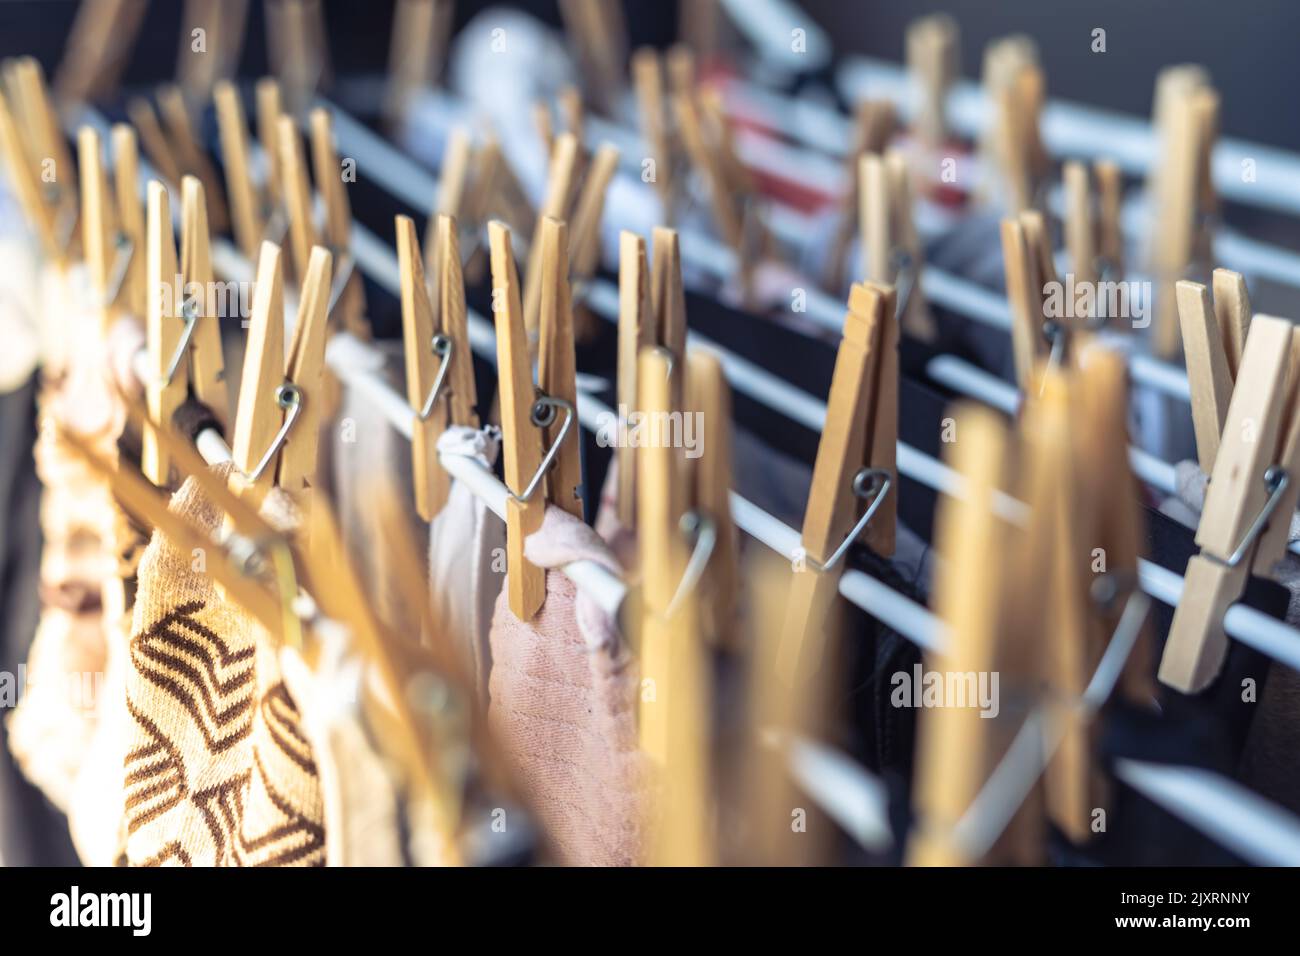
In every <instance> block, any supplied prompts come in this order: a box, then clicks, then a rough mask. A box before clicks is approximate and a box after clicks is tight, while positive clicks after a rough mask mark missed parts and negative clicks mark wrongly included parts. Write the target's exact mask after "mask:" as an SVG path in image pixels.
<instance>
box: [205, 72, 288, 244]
mask: <svg viewBox="0 0 1300 956" xmlns="http://www.w3.org/2000/svg"><path fill="white" fill-rule="evenodd" d="M213 98H214V100H215V102H216V109H217V126H218V131H219V134H220V137H221V154H222V159H223V165H224V167H225V171H226V192H227V193H228V194H229V195H230V212H231V216H232V218H233V220H234V231H235V240H236V242H238V244H239V248H240V251H242V252H243V253H244V255H245V256H247V257H248V259H249V260H250V261H251V260H252V259H253V258H254V257H255V256H256V255H257V249H258V245H259V244H260V243H261V241H262V237H263V232H264V230H265V229H266V221H265V219H264V217H263V212H264V206H263V202H262V199H261V197H260V195H259V193H258V188H257V186H256V184H254V182H253V178H252V170H251V160H250V153H249V147H248V124H247V122H246V121H245V119H244V106H243V103H242V102H241V101H240V97H239V91H238V90H236V88H235V86H234V84H233V83H231V82H230V81H229V80H222V81H220V82H219V83H217V85H216V89H215V91H214V94H213ZM267 161H268V163H271V165H274V163H273V162H272V158H271V156H269V155H268V156H267Z"/></svg>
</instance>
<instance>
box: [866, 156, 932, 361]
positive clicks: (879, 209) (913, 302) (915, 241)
mask: <svg viewBox="0 0 1300 956" xmlns="http://www.w3.org/2000/svg"><path fill="white" fill-rule="evenodd" d="M858 175H859V186H858V195H859V197H860V200H861V207H860V213H859V214H860V217H861V222H862V249H863V254H864V256H865V257H866V274H867V278H868V279H869V280H871V281H872V282H878V283H882V284H885V285H892V286H896V287H897V288H898V289H900V290H901V298H902V300H903V301H902V306H901V315H902V322H903V326H904V328H906V329H907V330H908V331H909V332H910V333H911V334H912V335H913V336H915V337H917V338H920V339H921V340H922V341H927V342H929V341H933V340H934V337H935V335H936V334H937V330H936V328H935V325H934V318H933V317H932V316H931V315H930V310H929V307H928V306H927V305H926V302H925V296H923V295H919V294H915V295H914V294H913V293H914V292H917V291H918V290H919V288H920V284H921V272H922V266H923V264H924V252H923V250H922V248H921V242H920V238H919V236H918V235H917V232H916V228H915V227H914V226H913V224H912V200H911V195H910V187H909V185H908V171H907V165H906V162H905V160H904V158H903V155H902V154H901V153H898V152H891V153H888V154H886V155H884V156H881V155H877V154H874V153H867V154H866V155H864V156H863V157H862V160H861V162H860V164H859V167H858Z"/></svg>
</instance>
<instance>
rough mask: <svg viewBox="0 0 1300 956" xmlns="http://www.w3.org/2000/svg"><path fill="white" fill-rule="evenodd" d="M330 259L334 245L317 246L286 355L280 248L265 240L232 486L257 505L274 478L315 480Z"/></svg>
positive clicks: (285, 483) (293, 484) (295, 488)
mask: <svg viewBox="0 0 1300 956" xmlns="http://www.w3.org/2000/svg"><path fill="white" fill-rule="evenodd" d="M332 260H333V256H332V255H331V254H330V252H329V250H327V249H324V248H322V247H320V246H317V247H315V248H314V249H313V250H312V253H311V256H310V258H309V260H308V265H307V269H306V270H305V274H304V277H303V283H302V292H301V295H300V298H299V305H298V322H297V325H296V326H295V328H294V334H293V341H292V347H291V349H290V352H289V354H288V356H287V361H286V355H285V349H284V331H285V329H284V326H285V322H284V280H283V277H282V273H281V269H280V262H281V252H280V248H279V246H276V245H275V244H274V243H270V242H264V243H263V244H262V253H261V255H260V256H259V257H258V262H257V279H256V283H255V286H254V289H253V312H252V317H251V321H250V323H249V330H248V343H247V346H246V347H245V351H244V369H243V375H242V376H241V378H240V384H239V402H238V408H237V410H236V414H235V437H234V441H233V442H231V449H230V450H231V455H232V457H233V458H234V461H235V469H234V471H233V472H231V476H230V484H231V489H232V490H233V491H235V492H236V493H237V494H239V495H240V496H241V497H243V498H245V499H246V500H248V501H249V502H250V503H252V504H254V505H257V504H259V503H260V502H261V500H262V499H263V498H264V497H265V496H266V493H267V492H268V491H269V490H270V489H271V487H272V486H273V485H279V486H281V487H283V488H285V490H286V491H291V492H294V493H299V494H301V493H302V492H304V491H306V490H307V489H309V488H311V487H312V481H313V475H314V473H315V468H316V451H317V447H318V438H319V429H320V413H321V409H320V406H321V399H322V394H321V392H322V389H321V382H322V377H323V372H324V356H325V337H326V333H325V330H324V326H325V323H326V322H327V320H328V313H327V309H328V305H329V287H330V271H331V269H332V267H333V261H332ZM313 405H315V406H316V407H315V408H313V407H312V406H313ZM294 446H296V447H294ZM291 448H292V450H290V449H291Z"/></svg>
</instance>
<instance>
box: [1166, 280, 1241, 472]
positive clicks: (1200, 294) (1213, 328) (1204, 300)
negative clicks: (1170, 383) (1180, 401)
mask: <svg viewBox="0 0 1300 956" xmlns="http://www.w3.org/2000/svg"><path fill="white" fill-rule="evenodd" d="M1175 288H1176V291H1177V294H1178V315H1179V321H1180V324H1181V327H1182V335H1183V352H1184V354H1185V356H1186V359H1187V380H1188V385H1189V387H1190V389H1191V398H1192V425H1193V428H1194V429H1195V432H1196V456H1197V461H1198V463H1199V464H1200V466H1201V471H1203V472H1205V473H1206V474H1207V475H1208V474H1212V473H1213V471H1214V461H1215V458H1216V457H1217V456H1218V453H1219V439H1220V436H1221V435H1222V434H1223V427H1224V424H1225V422H1226V421H1227V418H1228V405H1229V403H1230V402H1231V401H1232V371H1231V369H1230V368H1229V366H1228V356H1227V353H1226V351H1225V349H1224V347H1223V338H1222V336H1221V335H1220V331H1219V330H1220V326H1219V323H1218V321H1217V320H1216V319H1215V317H1214V312H1213V310H1212V309H1211V307H1210V297H1209V293H1208V292H1207V291H1206V288H1205V286H1203V285H1201V284H1200V283H1198V282H1189V281H1188V280H1186V279H1180V280H1179V281H1178V283H1177V285H1176V287H1175Z"/></svg>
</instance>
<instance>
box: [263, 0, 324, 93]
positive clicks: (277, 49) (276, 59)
mask: <svg viewBox="0 0 1300 956" xmlns="http://www.w3.org/2000/svg"><path fill="white" fill-rule="evenodd" d="M266 13H267V18H266V28H267V31H266V32H267V38H268V44H267V45H268V47H269V51H270V60H271V70H272V72H274V73H275V75H276V76H277V77H278V78H279V80H280V83H281V84H282V86H283V88H284V95H285V101H286V104H287V106H288V108H289V112H290V113H291V114H292V115H294V116H300V115H302V114H303V113H304V112H306V109H307V106H308V104H309V102H310V101H311V97H312V94H313V93H315V92H316V90H317V89H319V88H320V87H321V86H323V85H326V84H327V83H328V80H329V74H330V64H329V48H328V46H327V45H326V32H325V14H324V10H323V8H322V4H321V2H320V0H276V2H274V3H271V4H268V6H267V8H266Z"/></svg>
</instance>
